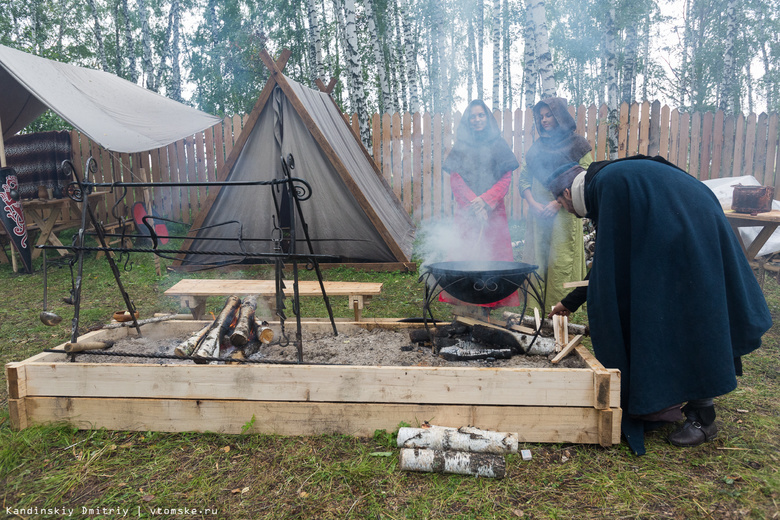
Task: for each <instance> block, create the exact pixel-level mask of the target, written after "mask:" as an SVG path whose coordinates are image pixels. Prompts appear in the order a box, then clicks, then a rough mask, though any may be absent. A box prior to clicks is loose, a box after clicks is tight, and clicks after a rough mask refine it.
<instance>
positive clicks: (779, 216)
mask: <svg viewBox="0 0 780 520" xmlns="http://www.w3.org/2000/svg"><path fill="white" fill-rule="evenodd" d="M725 213H726V218H727V219H728V221H729V223H730V224H731V229H733V230H734V233H736V234H737V240H739V245H740V246H742V251H743V252H744V253H745V256H746V257H747V259H748V261H750V262H752V261H754V260H755V259H756V256H757V255H758V252H759V251H761V248H762V247H764V244H766V242H767V240H769V237H771V236H772V233H774V232H775V230H776V229H777V226H778V225H780V210H776V209H773V210H772V211H768V212H766V213H758V214H756V215H750V214H749V213H737V212H736V211H734V210H726V211H725ZM741 227H761V231H760V232H759V233H758V236H757V237H756V238H755V239H753V241H752V242H751V243H750V244H745V242H744V241H743V240H742V235H741V234H740V233H739V228H741Z"/></svg>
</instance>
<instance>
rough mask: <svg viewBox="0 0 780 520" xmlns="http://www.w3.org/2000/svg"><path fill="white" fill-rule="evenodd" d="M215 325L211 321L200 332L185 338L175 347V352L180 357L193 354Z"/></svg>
mask: <svg viewBox="0 0 780 520" xmlns="http://www.w3.org/2000/svg"><path fill="white" fill-rule="evenodd" d="M213 325H214V322H211V323H209V324H208V325H206V326H205V327H203V328H202V329H200V330H199V331H198V332H196V333H195V334H193V335H192V336H190V337H189V338H187V339H186V340H184V341H183V342H182V343H180V344H179V345H177V347H176V348H175V349H173V353H174V354H176V355H177V356H179V357H186V356H191V355H192V353H193V352H195V349H196V348H198V345H200V342H201V341H202V339H203V337H204V336H205V335H206V334H208V332H209V330H211V327H212V326H213Z"/></svg>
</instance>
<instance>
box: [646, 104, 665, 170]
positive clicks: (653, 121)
mask: <svg viewBox="0 0 780 520" xmlns="http://www.w3.org/2000/svg"><path fill="white" fill-rule="evenodd" d="M661 124H662V120H661V102H660V101H653V104H652V105H651V107H650V131H649V133H648V134H647V155H649V156H651V157H654V156H656V155H659V154H660V151H661Z"/></svg>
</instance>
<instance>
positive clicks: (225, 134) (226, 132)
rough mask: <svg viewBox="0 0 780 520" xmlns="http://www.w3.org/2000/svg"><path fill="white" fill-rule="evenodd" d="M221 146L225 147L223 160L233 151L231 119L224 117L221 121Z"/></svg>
mask: <svg viewBox="0 0 780 520" xmlns="http://www.w3.org/2000/svg"><path fill="white" fill-rule="evenodd" d="M222 144H223V145H224V146H225V159H227V158H228V156H230V152H232V151H233V118H232V117H230V116H225V119H224V120H223V121H222Z"/></svg>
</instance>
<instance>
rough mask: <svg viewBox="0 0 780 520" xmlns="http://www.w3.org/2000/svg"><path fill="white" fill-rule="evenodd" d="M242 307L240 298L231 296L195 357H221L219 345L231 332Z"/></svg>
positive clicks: (197, 361)
mask: <svg viewBox="0 0 780 520" xmlns="http://www.w3.org/2000/svg"><path fill="white" fill-rule="evenodd" d="M240 305H241V300H240V299H239V298H238V296H229V297H228V299H227V301H226V302H225V307H223V309H222V312H220V313H219V316H218V317H217V319H216V320H214V323H212V324H211V328H210V329H209V331H208V332H207V333H206V337H204V338H203V341H201V343H200V347H199V348H198V349H197V350H196V351H195V354H194V356H195V357H204V358H206V357H215V356H217V355H219V345H220V342H221V341H222V337H223V336H224V335H225V334H227V333H228V331H229V330H230V324H231V323H232V322H233V318H234V317H235V314H236V311H237V310H238V308H239V306H240ZM195 362H196V363H200V364H203V363H206V361H202V360H196V361H195Z"/></svg>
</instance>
